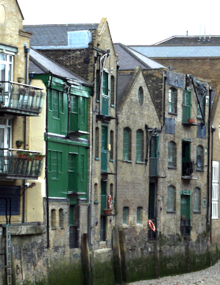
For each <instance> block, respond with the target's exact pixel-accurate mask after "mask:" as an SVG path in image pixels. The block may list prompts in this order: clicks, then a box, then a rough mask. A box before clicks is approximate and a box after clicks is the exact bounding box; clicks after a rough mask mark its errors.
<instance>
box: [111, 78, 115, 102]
mask: <svg viewBox="0 0 220 285" xmlns="http://www.w3.org/2000/svg"><path fill="white" fill-rule="evenodd" d="M114 104H115V78H114V76H113V75H112V76H111V106H114Z"/></svg>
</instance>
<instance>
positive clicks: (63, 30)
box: [23, 24, 98, 47]
mask: <svg viewBox="0 0 220 285" xmlns="http://www.w3.org/2000/svg"><path fill="white" fill-rule="evenodd" d="M97 27H98V24H62V25H61V24H50V25H49V24H48V25H24V27H23V29H24V30H25V31H28V32H31V33H32V34H33V35H32V37H31V46H32V47H59V46H68V35H67V34H68V32H74V31H85V30H88V31H91V30H96V29H97Z"/></svg>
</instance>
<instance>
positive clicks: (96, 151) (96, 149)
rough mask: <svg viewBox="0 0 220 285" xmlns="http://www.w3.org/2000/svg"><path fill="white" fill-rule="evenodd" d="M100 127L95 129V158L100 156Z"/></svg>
mask: <svg viewBox="0 0 220 285" xmlns="http://www.w3.org/2000/svg"><path fill="white" fill-rule="evenodd" d="M99 144H100V142H99V128H96V129H95V158H99Z"/></svg>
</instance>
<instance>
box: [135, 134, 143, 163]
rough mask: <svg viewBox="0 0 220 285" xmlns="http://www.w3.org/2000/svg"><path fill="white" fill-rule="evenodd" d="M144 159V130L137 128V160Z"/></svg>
mask: <svg viewBox="0 0 220 285" xmlns="http://www.w3.org/2000/svg"><path fill="white" fill-rule="evenodd" d="M142 161H144V132H143V131H142V130H137V133H136V162H142Z"/></svg>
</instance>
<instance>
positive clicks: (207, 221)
mask: <svg viewBox="0 0 220 285" xmlns="http://www.w3.org/2000/svg"><path fill="white" fill-rule="evenodd" d="M211 92H212V89H211V87H210V88H209V114H208V169H207V215H206V224H208V223H209V217H210V216H209V215H211V213H209V210H210V206H209V204H210V196H209V189H210V185H209V183H210V181H209V174H210V173H209V172H210V134H211V122H210V121H211V101H212V100H211Z"/></svg>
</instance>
